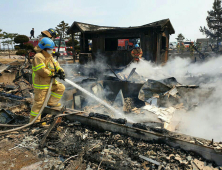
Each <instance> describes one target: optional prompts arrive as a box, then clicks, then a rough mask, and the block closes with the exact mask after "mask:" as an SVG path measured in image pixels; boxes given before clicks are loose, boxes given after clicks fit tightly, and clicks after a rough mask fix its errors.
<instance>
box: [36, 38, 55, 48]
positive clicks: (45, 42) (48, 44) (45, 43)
mask: <svg viewBox="0 0 222 170" xmlns="http://www.w3.org/2000/svg"><path fill="white" fill-rule="evenodd" d="M38 46H39V47H40V48H41V49H42V50H43V49H45V48H50V49H53V48H55V44H54V42H53V41H52V40H51V39H50V38H48V37H45V38H43V39H42V40H41V41H40V42H39V44H38Z"/></svg>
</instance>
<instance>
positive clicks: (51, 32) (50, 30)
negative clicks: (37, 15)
mask: <svg viewBox="0 0 222 170" xmlns="http://www.w3.org/2000/svg"><path fill="white" fill-rule="evenodd" d="M47 31H48V32H49V33H50V34H51V36H52V37H56V36H57V32H56V30H55V29H53V28H49V29H48V30H47Z"/></svg>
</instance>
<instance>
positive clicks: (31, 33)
mask: <svg viewBox="0 0 222 170" xmlns="http://www.w3.org/2000/svg"><path fill="white" fill-rule="evenodd" d="M30 35H31V36H30V39H31V38H32V37H33V38H35V37H34V28H32V30H31V31H30Z"/></svg>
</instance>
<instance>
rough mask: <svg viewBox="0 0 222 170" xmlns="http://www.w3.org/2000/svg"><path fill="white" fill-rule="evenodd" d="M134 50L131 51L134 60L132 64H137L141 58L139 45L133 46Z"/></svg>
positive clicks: (141, 53) (141, 52)
mask: <svg viewBox="0 0 222 170" xmlns="http://www.w3.org/2000/svg"><path fill="white" fill-rule="evenodd" d="M134 47H135V48H134V49H133V50H132V51H131V55H132V57H133V59H134V62H139V60H140V59H141V58H142V55H143V51H142V49H141V48H140V46H139V44H135V46H134Z"/></svg>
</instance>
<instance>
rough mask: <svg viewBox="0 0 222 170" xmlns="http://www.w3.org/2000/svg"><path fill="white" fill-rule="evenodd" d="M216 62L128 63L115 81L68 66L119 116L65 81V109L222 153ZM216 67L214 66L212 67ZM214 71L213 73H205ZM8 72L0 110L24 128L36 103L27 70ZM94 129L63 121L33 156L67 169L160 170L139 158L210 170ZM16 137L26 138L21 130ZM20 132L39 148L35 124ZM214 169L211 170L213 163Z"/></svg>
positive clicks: (190, 156) (157, 145) (188, 156)
mask: <svg viewBox="0 0 222 170" xmlns="http://www.w3.org/2000/svg"><path fill="white" fill-rule="evenodd" d="M220 60H221V59H219V58H213V59H211V60H209V61H205V63H196V64H193V63H191V62H190V61H189V60H187V59H180V58H176V59H175V60H172V61H169V62H168V63H167V64H166V65H164V66H155V65H153V64H152V63H150V62H147V61H143V62H141V63H139V64H134V63H133V64H131V65H129V66H128V67H127V68H125V69H124V70H122V71H121V70H117V69H114V72H115V74H116V75H117V76H116V75H115V74H113V73H112V72H106V71H105V70H110V69H109V68H108V66H104V65H103V68H102V70H97V71H95V70H93V71H92V72H93V74H90V67H89V68H88V69H86V70H87V71H86V72H84V71H82V72H80V71H79V70H80V69H79V67H78V66H77V65H74V66H73V65H68V66H67V65H66V66H67V68H65V70H67V71H66V72H67V77H68V78H69V79H71V80H73V81H75V82H76V83H77V84H79V85H80V86H81V87H83V88H84V89H86V90H88V91H89V92H91V93H92V94H94V95H96V96H97V97H99V98H100V99H102V100H103V101H105V102H107V103H108V104H109V105H112V107H114V108H115V109H116V110H118V111H119V112H121V113H122V114H123V115H124V117H116V116H115V114H113V113H112V112H111V111H110V109H108V108H107V107H105V106H103V105H102V104H98V103H97V102H96V101H95V100H93V99H92V98H90V97H88V96H86V95H85V94H83V93H82V92H81V91H79V90H77V89H74V88H73V87H71V86H69V85H68V84H66V83H65V82H64V84H65V85H66V92H65V94H64V97H63V99H62V102H63V104H64V105H66V106H68V107H69V108H73V109H78V110H82V111H84V112H85V114H86V115H88V116H89V117H88V118H89V119H90V118H93V117H95V118H99V119H104V120H107V121H111V122H115V123H119V124H122V125H125V124H127V123H128V122H129V120H133V121H134V124H133V127H136V128H138V129H145V130H150V131H152V132H156V133H162V134H165V135H168V136H173V135H174V136H173V137H175V138H177V137H178V136H180V137H179V138H186V139H189V142H190V143H194V144H197V145H203V146H206V147H215V150H217V151H218V152H221V147H222V146H221V143H218V142H219V141H222V139H221V136H220V128H221V127H222V124H221V121H220V120H221V118H222V117H221V114H220V113H221V106H220V103H221V91H222V89H221V81H220V76H221V74H220V71H219V69H217V67H218V68H219V64H218V62H219V61H220ZM214 62H217V64H216V65H215V67H214ZM64 66H65V65H63V67H64ZM66 66H65V67H66ZM98 66H99V65H97V67H98ZM72 67H74V68H72ZM85 67H86V68H87V67H88V66H85ZM213 67H214V68H215V69H213V70H212V69H211V70H210V69H209V68H213ZM98 68H99V67H98ZM134 68H135V69H134ZM7 69H8V71H6V72H5V71H4V72H2V76H4V73H5V74H10V75H13V78H10V80H9V79H8V80H7V81H4V83H1V84H0V95H1V96H0V100H1V101H0V106H1V109H5V110H6V111H10V112H11V113H12V116H13V119H14V120H13V121H11V122H8V123H12V124H22V123H27V122H28V121H29V119H28V117H29V112H30V108H31V104H32V97H33V88H32V84H31V83H32V82H31V79H30V75H31V69H30V65H26V64H23V63H22V64H20V65H19V67H18V66H14V65H13V66H12V67H7ZM70 69H71V71H70ZM84 69H85V68H84ZM208 69H209V71H208ZM144 70H145V71H144ZM207 71H208V72H207ZM83 72H84V73H83ZM131 72H132V74H130V73H131ZM94 73H95V74H94ZM82 74H84V76H82ZM6 106H7V107H6ZM46 117H47V116H46ZM124 118H126V119H124ZM127 120H128V121H127ZM48 123H49V124H50V123H51V122H50V121H49V122H48ZM200 127H201V128H200ZM91 128H92V127H87V128H86V127H85V126H83V125H81V124H80V123H76V122H75V123H73V122H69V121H68V120H66V119H64V120H63V122H62V123H61V124H60V126H59V127H56V128H55V129H57V131H55V129H54V130H53V132H52V133H51V134H50V135H49V138H48V139H47V142H46V148H45V149H44V151H42V150H38V152H39V153H38V154H39V155H41V156H42V157H43V158H44V159H45V157H49V155H51V157H58V156H60V157H62V158H61V160H63V161H64V160H66V161H64V162H63V163H62V162H60V164H61V166H64V167H66V168H67V169H68V168H69V169H72V168H75V167H80V166H82V167H83V168H85V167H88V169H90V168H92V169H98V168H104V169H107V168H112V169H115V168H117V166H116V165H118V169H119V167H121V168H122V169H124V168H125V169H132V168H137V169H138V168H144V167H145V166H146V167H150V168H158V167H156V166H155V165H153V164H152V163H149V162H148V163H147V162H145V161H144V160H143V159H141V158H140V157H139V155H142V156H145V157H148V158H149V159H152V160H155V161H158V162H161V165H162V166H164V167H165V168H167V167H168V168H169V169H171V168H174V167H180V168H184V169H185V168H187V169H188V168H190V169H191V168H192V167H193V166H195V162H198V161H202V162H203V163H204V162H206V163H205V165H209V166H211V164H209V161H208V160H204V158H202V157H201V156H200V155H196V154H195V153H193V152H188V151H183V150H180V149H175V148H172V147H170V146H168V145H166V144H164V141H161V142H160V141H158V142H156V141H152V142H143V141H138V140H136V139H132V138H129V137H128V136H123V135H118V139H117V137H116V135H117V134H113V133H112V132H98V131H95V129H91ZM173 131H176V132H182V133H185V134H187V135H192V136H195V137H202V138H206V139H210V140H212V139H213V142H212V143H210V142H206V141H205V140H199V139H196V138H194V137H190V136H185V135H182V134H181V135H178V136H175V134H173V133H171V132H173ZM19 133H20V134H21V135H23V134H22V133H23V132H19ZM24 133H26V135H30V136H36V135H37V136H38V138H39V139H35V140H37V141H35V142H36V146H37V145H38V143H39V140H40V139H41V138H42V137H43V136H44V134H45V130H44V129H43V128H39V126H37V125H36V126H33V129H30V130H29V129H27V132H24ZM11 138H12V137H11ZM2 139H3V138H2ZM215 141H216V142H217V143H215ZM93 144H96V145H95V146H94V145H93ZM97 144H98V147H97ZM90 148H91V149H90ZM166 150H168V152H166ZM135 153H136V154H135ZM75 155H77V156H76V157H75ZM41 156H40V157H41ZM69 158H70V159H69ZM120 160H122V161H120ZM53 164H56V163H55V162H54V163H53ZM197 164H198V163H197ZM55 166H57V164H56V165H55ZM59 166H60V165H58V167H59ZM212 166H214V167H216V165H214V164H212Z"/></svg>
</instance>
